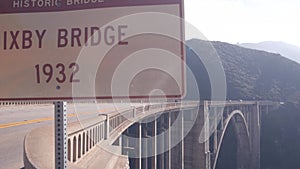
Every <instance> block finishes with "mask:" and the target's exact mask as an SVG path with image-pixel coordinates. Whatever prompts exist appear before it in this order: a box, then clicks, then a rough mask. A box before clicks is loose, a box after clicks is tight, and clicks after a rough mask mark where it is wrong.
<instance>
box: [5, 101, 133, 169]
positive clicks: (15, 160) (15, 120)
mask: <svg viewBox="0 0 300 169" xmlns="http://www.w3.org/2000/svg"><path fill="white" fill-rule="evenodd" d="M128 106H129V105H124V104H119V105H117V106H116V105H115V104H80V105H79V104H76V106H74V105H73V104H68V108H67V110H68V111H67V112H68V122H75V121H80V120H83V119H89V118H93V117H95V116H98V115H99V114H101V113H108V112H112V111H115V110H116V109H120V108H125V107H127V108H128ZM53 118H54V106H53V105H52V104H48V105H46V104H45V105H23V106H0V169H22V168H23V167H24V164H23V141H24V137H25V136H26V134H27V133H28V132H30V131H31V130H32V129H34V128H37V127H41V126H44V125H51V124H52V125H53V124H54V123H53Z"/></svg>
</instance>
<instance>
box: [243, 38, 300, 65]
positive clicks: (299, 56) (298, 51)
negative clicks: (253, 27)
mask: <svg viewBox="0 0 300 169" xmlns="http://www.w3.org/2000/svg"><path fill="white" fill-rule="evenodd" d="M239 46H242V47H245V48H250V49H256V50H263V51H267V52H271V53H278V54H280V55H282V56H284V57H286V58H288V59H291V60H293V61H296V62H298V63H300V47H299V46H295V45H291V44H288V43H284V42H275V41H265V42H260V43H242V44H239Z"/></svg>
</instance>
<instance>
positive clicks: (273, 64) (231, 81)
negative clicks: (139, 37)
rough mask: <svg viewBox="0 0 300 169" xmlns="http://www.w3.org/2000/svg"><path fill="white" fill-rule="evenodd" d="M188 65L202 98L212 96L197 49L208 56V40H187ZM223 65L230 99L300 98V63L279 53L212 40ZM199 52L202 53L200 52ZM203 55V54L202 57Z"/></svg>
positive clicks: (285, 99)
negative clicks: (196, 52)
mask: <svg viewBox="0 0 300 169" xmlns="http://www.w3.org/2000/svg"><path fill="white" fill-rule="evenodd" d="M187 44H188V46H189V47H187V65H188V66H189V67H190V68H191V70H192V71H193V72H194V74H195V75H196V77H197V80H198V83H199V84H201V85H200V86H201V88H200V93H201V96H202V98H203V99H208V98H210V95H209V94H210V92H208V91H207V89H210V88H209V87H210V84H209V82H208V76H207V72H206V71H205V68H204V66H203V64H202V63H201V61H200V60H199V59H198V57H197V56H196V54H195V52H194V51H199V53H201V54H202V53H203V56H205V55H206V54H205V53H206V52H205V48H206V47H205V46H206V45H207V42H205V41H202V40H196V39H192V40H189V41H187ZM211 44H212V45H213V46H214V48H215V49H216V52H217V53H218V55H219V57H220V59H221V62H222V64H223V67H224V71H225V74H226V81H227V100H239V99H243V100H275V101H287V100H289V101H298V100H299V96H300V95H299V93H300V65H299V64H297V63H296V62H294V61H291V60H289V59H286V58H284V57H282V56H281V55H279V54H274V53H268V52H264V51H258V50H252V49H247V48H243V47H239V46H237V45H232V44H228V43H223V42H211ZM201 54H200V55H201ZM201 57H202V56H200V58H201Z"/></svg>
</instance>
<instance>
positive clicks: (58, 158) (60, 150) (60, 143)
mask: <svg viewBox="0 0 300 169" xmlns="http://www.w3.org/2000/svg"><path fill="white" fill-rule="evenodd" d="M54 110H55V169H66V168H67V151H68V149H67V137H68V135H67V102H63V101H57V102H54Z"/></svg>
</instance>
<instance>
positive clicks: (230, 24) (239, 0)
mask: <svg viewBox="0 0 300 169" xmlns="http://www.w3.org/2000/svg"><path fill="white" fill-rule="evenodd" d="M185 18H186V20H187V21H188V22H190V23H191V24H193V25H194V26H196V27H197V28H198V29H199V30H200V31H201V32H202V33H203V34H204V35H205V36H206V38H208V39H209V40H219V41H225V42H230V43H238V42H239V43H245V42H255V43H256V42H261V41H270V40H271V41H283V42H287V43H291V44H295V45H298V46H300V1H299V0H185Z"/></svg>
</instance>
